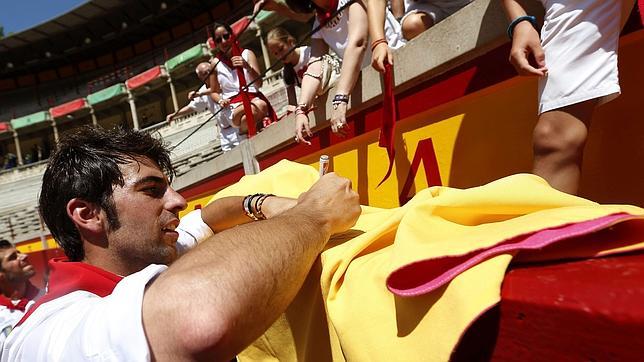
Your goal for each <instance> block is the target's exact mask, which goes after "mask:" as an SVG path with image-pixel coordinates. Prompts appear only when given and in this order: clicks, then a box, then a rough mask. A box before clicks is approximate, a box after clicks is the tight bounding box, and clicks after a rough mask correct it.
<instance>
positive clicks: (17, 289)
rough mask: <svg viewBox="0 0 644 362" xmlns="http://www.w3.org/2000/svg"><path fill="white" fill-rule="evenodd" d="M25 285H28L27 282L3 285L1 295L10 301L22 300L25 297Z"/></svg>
mask: <svg viewBox="0 0 644 362" xmlns="http://www.w3.org/2000/svg"><path fill="white" fill-rule="evenodd" d="M27 283H29V280H21V281H19V282H17V281H14V282H8V283H5V285H3V286H2V294H4V295H5V296H6V297H7V298H9V299H12V300H16V299H22V298H24V297H25V294H26V292H27Z"/></svg>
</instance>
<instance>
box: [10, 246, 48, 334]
mask: <svg viewBox="0 0 644 362" xmlns="http://www.w3.org/2000/svg"><path fill="white" fill-rule="evenodd" d="M35 273H36V271H35V269H34V267H33V265H31V264H30V263H29V261H28V258H27V255H26V254H23V253H21V252H19V251H18V250H16V248H15V247H14V246H13V244H11V243H10V242H9V241H7V240H0V292H2V295H0V346H1V345H2V344H3V343H4V340H5V339H6V338H7V336H8V335H9V333H10V332H11V330H12V329H13V327H14V326H15V325H16V323H18V321H19V320H20V319H21V318H22V316H23V315H24V314H25V311H26V310H27V309H29V307H31V306H32V305H33V304H34V303H35V300H36V299H37V298H38V297H39V296H40V295H41V291H40V290H39V289H38V288H36V287H35V286H34V285H33V284H31V282H30V281H29V279H30V278H31V277H33V276H34V274H35Z"/></svg>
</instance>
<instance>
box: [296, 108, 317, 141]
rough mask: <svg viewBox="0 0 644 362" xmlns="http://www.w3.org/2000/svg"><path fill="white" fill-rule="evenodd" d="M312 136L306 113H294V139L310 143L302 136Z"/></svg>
mask: <svg viewBox="0 0 644 362" xmlns="http://www.w3.org/2000/svg"><path fill="white" fill-rule="evenodd" d="M305 136H306V137H313V134H312V133H311V127H309V117H308V116H307V115H306V114H296V115H295V141H296V142H302V143H306V144H307V145H309V146H310V145H311V142H309V141H307V140H306V139H305V138H304V137H305Z"/></svg>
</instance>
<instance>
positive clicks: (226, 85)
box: [216, 49, 257, 98]
mask: <svg viewBox="0 0 644 362" xmlns="http://www.w3.org/2000/svg"><path fill="white" fill-rule="evenodd" d="M249 56H250V50H248V49H244V50H243V51H242V58H244V60H246V61H248V57H249ZM216 64H217V67H216V69H217V80H218V81H219V86H220V87H221V92H222V94H223V96H224V98H230V97H232V96H234V95H236V94H237V93H239V78H238V77H237V71H236V70H235V69H234V68H229V67H228V66H227V65H226V63H224V62H221V61H218V62H217V63H216ZM244 76H245V78H246V83H250V82H251V80H252V79H251V78H250V74H249V73H248V70H247V69H244ZM248 91H249V92H257V88H255V85H254V84H253V85H251V86H250V87H248Z"/></svg>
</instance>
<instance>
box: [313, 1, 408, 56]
mask: <svg viewBox="0 0 644 362" xmlns="http://www.w3.org/2000/svg"><path fill="white" fill-rule="evenodd" d="M349 1H350V0H340V1H338V9H340V8H341V7H342V6H344V5H345V4H346V3H348V2H349ZM348 15H349V8H348V7H347V8H345V9H344V10H343V11H342V12H341V13H339V14H338V15H337V16H336V17H335V18H333V19H331V20H329V22H328V23H327V24H326V25H325V26H324V27H323V28H322V29H320V30H319V31H318V32H317V33H315V34H313V35H312V36H311V38H313V39H322V40H324V42H325V43H327V44H328V45H329V48H331V50H333V51H334V52H335V53H336V54H337V55H338V56H339V57H340V58H341V59H342V58H344V50H345V49H346V48H347V45H348V44H349V19H348V18H349V16H348ZM319 25H320V22H319V19H318V18H317V17H316V19H315V22H314V23H313V28H317V27H318V26H319ZM365 26H366V25H365ZM385 37H386V39H387V43H388V44H389V47H391V48H392V49H398V48H400V47H402V46H403V45H405V40H404V39H403V36H402V30H401V28H400V24H399V23H398V21H396V18H395V17H394V15H393V14H392V13H391V11H389V9H386V10H385ZM364 58H365V59H364V60H363V62H362V67H363V68H364V67H365V66H367V65H369V64H371V52H369V51H368V50H367V51H366V52H365V57H364Z"/></svg>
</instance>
